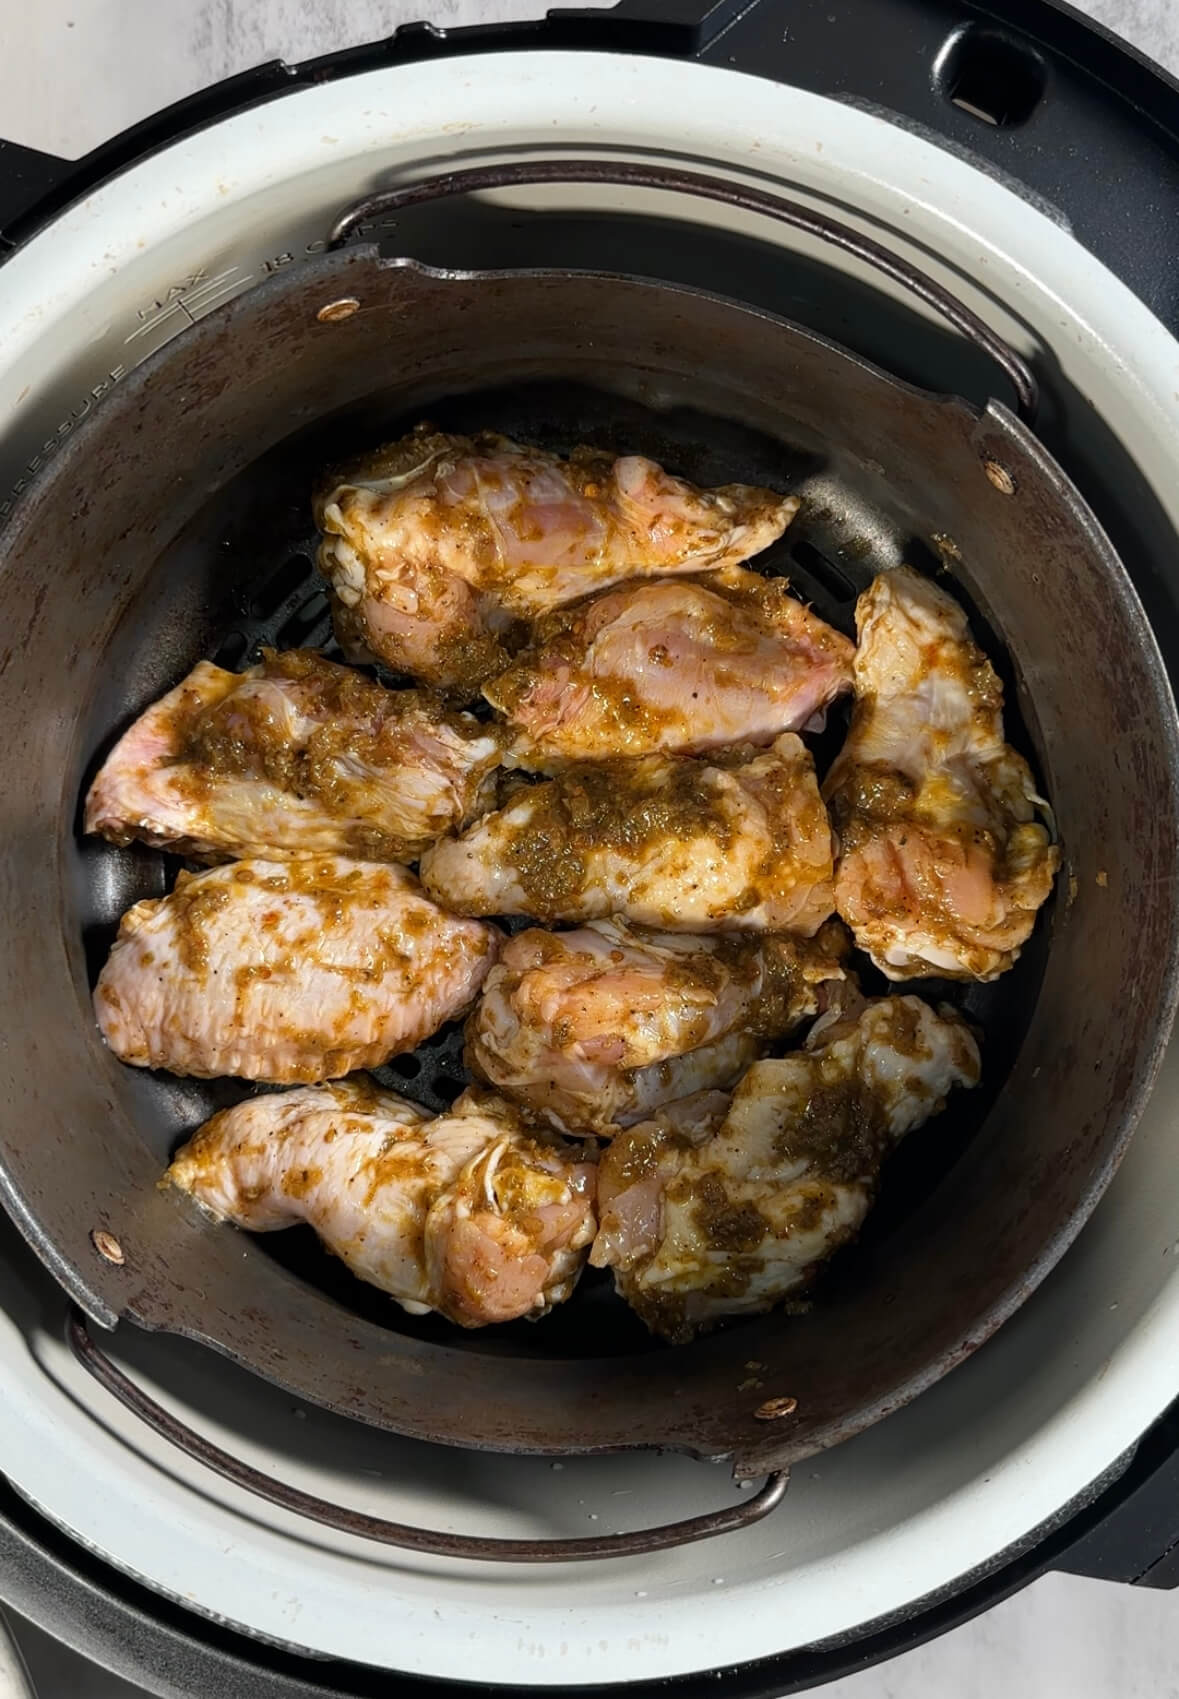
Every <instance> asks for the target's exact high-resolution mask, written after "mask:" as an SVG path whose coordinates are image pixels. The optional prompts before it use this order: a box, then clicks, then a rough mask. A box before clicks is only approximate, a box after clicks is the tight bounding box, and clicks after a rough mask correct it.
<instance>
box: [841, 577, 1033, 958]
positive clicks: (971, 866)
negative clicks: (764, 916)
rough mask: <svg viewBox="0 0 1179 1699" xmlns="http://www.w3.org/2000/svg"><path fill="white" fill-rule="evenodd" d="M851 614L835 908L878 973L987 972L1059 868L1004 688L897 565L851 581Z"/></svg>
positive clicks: (933, 589) (1013, 946)
mask: <svg viewBox="0 0 1179 1699" xmlns="http://www.w3.org/2000/svg"><path fill="white" fill-rule="evenodd" d="M856 624H857V627H858V630H859V634H860V644H859V649H858V651H857V653H856V663H855V674H856V707H855V712H854V715H853V718H852V725H851V731H850V733H849V735H848V740H847V743H846V744H845V746H844V748H843V751H842V753H841V754H840V756H839V758H838V760H837V762H836V764H835V766H834V767H833V768H832V770H831V773H830V774H829V776H828V779H827V783H826V785H825V787H824V794H825V796H826V797H827V799H828V801H829V803H830V806H831V811H832V816H833V818H834V820H835V824H836V827H837V830H838V832H839V837H840V841H841V844H842V855H841V858H840V862H839V869H838V874H837V877H836V903H837V906H838V908H839V912H840V914H841V915H842V916H843V918H844V919H845V920H846V921H847V923H848V924H849V926H851V928H852V930H853V931H854V933H855V936H856V942H857V943H858V944H859V945H860V946H861V948H862V949H864V950H867V951H868V953H869V955H871V957H872V960H873V961H874V962H875V963H876V965H877V967H879V968H880V969H881V970H882V971H883V972H884V973H886V974H887V975H888V977H889V978H890V979H909V978H913V977H917V976H920V975H923V974H940V975H943V976H946V977H951V978H959V979H982V980H986V979H995V978H997V977H998V975H999V974H1001V973H1003V972H1004V971H1005V970H1006V969H1007V968H1009V967H1010V966H1011V965H1012V963H1013V962H1014V961H1015V959H1016V957H1017V956H1018V954H1019V951H1020V947H1021V945H1022V944H1023V943H1024V942H1025V941H1026V939H1027V938H1028V936H1029V934H1030V933H1031V930H1032V927H1033V926H1034V924H1035V919H1036V911H1037V909H1038V908H1039V907H1040V905H1041V903H1043V902H1044V900H1045V899H1046V898H1047V896H1048V894H1049V892H1050V891H1051V889H1052V882H1053V879H1054V878H1055V875H1056V871H1057V869H1058V867H1059V865H1060V852H1059V850H1058V849H1057V848H1056V847H1055V845H1053V844H1052V843H1051V842H1050V841H1049V837H1048V833H1047V831H1046V830H1045V829H1044V827H1043V826H1042V825H1040V824H1039V823H1038V822H1037V821H1036V818H1035V816H1036V808H1037V805H1038V804H1039V805H1040V806H1043V805H1042V803H1041V799H1040V798H1039V797H1038V796H1037V795H1036V787H1035V783H1034V781H1033V779H1032V775H1031V772H1030V771H1029V769H1028V765H1027V762H1026V761H1024V759H1023V757H1022V756H1020V755H1017V754H1016V752H1015V750H1014V749H1012V748H1011V746H1010V744H1007V743H1005V742H1004V741H1003V691H1002V687H1001V686H1000V684H999V680H998V679H997V677H996V676H995V672H994V669H993V668H992V666H991V664H990V662H989V661H988V660H987V658H986V656H985V655H984V654H983V653H982V651H981V649H979V648H978V647H977V646H976V645H975V644H974V643H973V642H972V641H971V639H970V633H969V629H968V627H967V622H966V616H965V614H964V613H963V611H962V609H961V608H960V607H959V606H958V604H957V603H956V602H955V601H953V600H952V599H951V598H950V597H949V596H947V595H946V594H945V593H944V591H942V590H940V589H938V588H937V586H935V585H933V584H931V583H930V582H929V581H928V580H927V579H925V578H922V577H920V576H919V575H918V574H917V573H916V572H912V571H910V570H909V569H908V568H907V567H903V568H898V569H897V570H895V571H892V572H886V573H883V574H882V575H881V576H880V577H879V578H877V579H876V580H875V581H874V583H873V584H872V585H871V586H870V587H869V588H868V589H867V590H866V591H865V592H864V594H863V595H862V596H861V597H860V600H859V602H858V604H857V606H856Z"/></svg>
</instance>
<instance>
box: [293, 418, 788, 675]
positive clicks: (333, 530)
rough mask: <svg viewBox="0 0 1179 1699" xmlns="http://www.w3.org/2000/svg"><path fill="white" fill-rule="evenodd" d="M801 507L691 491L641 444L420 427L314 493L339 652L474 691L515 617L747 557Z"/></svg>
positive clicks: (784, 500)
mask: <svg viewBox="0 0 1179 1699" xmlns="http://www.w3.org/2000/svg"><path fill="white" fill-rule="evenodd" d="M798 505H799V504H798V500H797V498H796V497H793V496H781V495H776V494H775V493H774V492H773V491H770V490H760V489H754V488H752V487H749V486H746V485H743V484H735V485H730V486H727V487H725V488H723V489H717V490H698V489H695V488H694V487H693V486H692V485H691V484H687V483H684V482H683V480H682V479H679V478H672V477H669V476H668V474H667V473H666V472H664V471H662V470H661V469H660V468H659V467H658V466H656V465H655V464H654V462H653V461H650V460H645V459H643V458H642V457H641V456H638V455H628V456H625V457H624V458H623V459H620V460H615V459H613V458H612V456H610V455H608V454H601V453H598V452H597V451H595V450H592V449H577V450H575V451H574V453H573V454H572V455H571V456H570V457H569V458H568V459H567V460H563V459H560V458H559V457H558V456H556V455H553V454H546V453H543V452H542V451H541V450H540V449H534V448H525V447H521V446H520V445H519V444H517V443H514V442H509V441H508V440H507V438H505V437H501V436H496V435H493V434H484V435H480V436H476V437H460V436H448V435H445V434H442V433H439V432H435V431H430V430H428V429H426V428H422V429H419V430H417V431H414V432H413V433H412V434H411V435H410V436H408V437H405V438H403V439H402V440H401V441H399V442H395V443H391V444H389V445H388V446H387V447H385V448H381V449H378V450H377V451H376V452H375V453H373V454H370V455H367V456H366V457H365V458H364V459H363V460H360V461H358V462H357V463H355V464H354V465H352V466H349V467H346V468H343V469H342V470H340V471H339V472H336V473H331V474H329V475H328V477H327V478H326V479H325V481H324V483H323V486H322V487H321V489H320V491H319V492H318V494H317V496H316V498H315V503H314V507H315V520H316V524H317V525H318V526H319V529H320V531H321V532H322V533H323V542H322V544H321V546H320V551H319V565H320V570H321V571H322V572H323V574H324V576H325V577H326V578H327V579H329V580H330V582H331V585H332V588H333V590H334V592H335V596H336V598H337V603H338V607H339V610H340V612H341V615H342V620H341V622H340V636H341V641H342V642H343V643H344V645H345V648H346V649H347V648H348V647H349V646H352V647H353V648H355V646H356V645H357V644H358V643H359V644H362V645H363V646H364V647H365V648H367V649H368V650H369V651H371V653H373V654H375V655H377V656H379V657H380V658H381V659H382V660H385V661H387V662H388V663H389V665H390V666H392V667H394V668H396V669H397V671H399V672H406V673H410V674H412V675H413V676H414V677H415V678H419V679H421V680H423V681H424V682H426V683H428V684H434V685H439V686H442V687H445V688H448V689H454V690H456V691H459V692H462V691H469V692H471V693H474V691H476V690H477V689H478V687H479V685H480V684H481V683H483V681H484V680H485V679H487V678H488V677H489V676H490V675H491V674H492V673H493V672H496V671H498V670H499V668H500V667H501V666H502V665H503V663H504V659H505V657H504V655H503V652H502V650H501V647H500V643H499V637H500V635H501V634H502V633H503V631H504V630H505V629H506V628H507V626H509V625H510V624H511V623H512V622H513V621H514V620H516V619H519V618H521V617H532V616H534V615H536V614H538V613H541V612H543V611H544V610H545V609H546V608H552V607H556V606H559V605H560V604H561V603H562V602H568V601H572V600H574V599H575V598H576V597H578V596H584V595H587V594H588V593H589V592H590V591H591V590H594V589H600V588H605V587H606V586H607V585H610V584H616V583H618V582H620V581H621V580H622V579H625V578H634V577H639V576H646V575H649V574H655V573H665V572H699V571H700V570H701V569H702V568H706V567H712V566H723V565H725V564H727V563H729V562H739V561H742V560H745V559H747V558H748V557H749V556H750V555H754V554H757V553H758V552H759V551H760V550H761V549H764V548H766V547H768V545H769V544H770V543H772V542H773V541H774V540H775V538H777V537H778V536H780V535H781V533H782V532H783V531H784V530H785V528H786V526H787V524H788V523H789V522H790V520H791V519H792V518H793V516H794V514H795V512H796V511H797V509H798Z"/></svg>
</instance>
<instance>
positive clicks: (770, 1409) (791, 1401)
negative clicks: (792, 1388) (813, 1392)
mask: <svg viewBox="0 0 1179 1699" xmlns="http://www.w3.org/2000/svg"><path fill="white" fill-rule="evenodd" d="M797 1409H798V1399H797V1398H767V1399H766V1401H765V1403H764V1404H759V1405H758V1407H757V1409H756V1410H755V1411H754V1412H753V1414H754V1415H755V1416H756V1417H757V1420H758V1421H759V1422H776V1421H777V1420H778V1418H779V1417H780V1416H793V1414H794V1412H795V1411H796V1410H797Z"/></svg>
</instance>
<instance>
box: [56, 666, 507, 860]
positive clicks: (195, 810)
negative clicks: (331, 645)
mask: <svg viewBox="0 0 1179 1699" xmlns="http://www.w3.org/2000/svg"><path fill="white" fill-rule="evenodd" d="M499 760H500V746H499V737H498V735H497V733H496V732H495V730H494V729H493V728H491V727H489V726H485V725H480V724H479V722H478V721H477V720H475V719H472V717H471V716H470V715H469V714H459V713H452V712H450V711H448V710H447V709H445V708H444V707H443V706H442V704H441V703H440V702H439V701H438V700H437V698H435V697H432V696H430V695H429V694H428V693H427V692H425V691H418V690H385V689H383V688H382V686H381V685H379V684H376V683H374V681H373V680H372V679H369V678H366V677H364V675H363V674H361V673H358V672H355V671H353V669H352V668H351V667H341V666H338V665H337V664H336V663H335V662H333V661H327V660H325V659H324V658H323V656H322V655H318V654H315V653H313V652H311V651H308V650H299V649H296V650H291V651H288V652H287V653H285V654H278V653H276V652H275V651H274V650H267V651H266V652H265V653H264V655H263V659H262V660H261V662H260V663H259V665H258V666H256V667H251V668H250V670H249V671H248V672H244V673H231V672H226V671H225V670H224V669H223V668H221V667H215V666H213V665H212V664H211V663H210V662H208V661H201V662H199V663H198V665H197V666H195V667H194V668H193V670H192V672H191V673H189V675H188V677H187V678H186V679H185V680H184V681H183V682H182V683H181V684H178V685H177V686H176V688H175V690H172V691H169V693H168V694H167V696H165V697H163V698H161V700H160V701H159V702H156V703H154V704H153V706H152V707H150V708H149V709H148V710H147V712H146V713H145V714H141V715H140V717H139V719H137V720H136V721H135V723H134V725H133V726H131V728H130V730H129V731H127V732H126V733H125V734H124V735H123V737H122V738H120V740H119V742H118V743H117V744H116V745H115V748H114V749H113V750H112V751H111V753H110V755H109V756H108V757H107V759H106V761H105V762H104V763H103V766H102V769H101V771H100V772H99V774H98V777H97V778H96V779H95V781H94V783H93V785H92V786H91V788H90V794H89V796H88V797H87V798H86V815H85V828H86V830H87V831H88V832H100V833H101V834H102V835H103V836H104V837H106V838H110V839H111V840H112V841H113V842H115V843H118V844H126V843H130V842H131V841H132V839H134V838H138V839H140V840H141V841H143V842H144V843H149V844H157V845H160V846H161V847H163V848H167V849H172V850H175V851H176V852H177V853H179V854H183V855H190V856H199V857H201V858H203V859H208V860H215V861H222V860H227V859H229V858H230V857H232V856H251V855H263V856H273V857H286V856H307V855H324V854H327V855H332V854H338V855H355V856H359V857H361V858H362V859H364V860H368V861H402V862H410V861H416V860H417V858H418V856H419V855H420V854H421V853H422V851H423V850H424V849H426V848H427V846H428V845H430V844H432V843H434V842H435V841H436V840H437V839H438V838H440V837H441V836H442V835H443V833H444V832H447V831H451V830H453V829H455V828H457V827H461V826H464V825H466V823H467V822H468V821H469V820H472V819H474V818H476V816H477V815H479V814H480V813H482V811H483V809H484V808H486V807H488V806H490V804H491V801H492V797H493V792H494V779H493V775H494V772H495V769H496V767H497V766H498V765H499Z"/></svg>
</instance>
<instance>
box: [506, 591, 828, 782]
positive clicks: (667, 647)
mask: <svg viewBox="0 0 1179 1699" xmlns="http://www.w3.org/2000/svg"><path fill="white" fill-rule="evenodd" d="M853 653H854V649H853V646H852V644H851V643H849V642H848V640H847V638H846V637H844V636H842V635H841V634H840V633H839V632H838V631H835V630H833V629H832V628H831V626H829V625H825V624H824V623H823V621H822V620H821V619H819V618H818V617H817V615H815V614H813V613H811V612H810V610H809V609H808V608H806V607H804V606H803V604H802V603H801V602H799V601H796V600H795V598H794V597H793V596H790V595H788V594H787V591H786V584H785V580H783V579H780V578H761V577H759V576H758V574H757V573H756V572H748V571H746V570H745V569H744V568H743V567H739V566H732V567H727V568H726V569H724V570H723V571H720V572H714V573H709V574H707V575H706V576H704V577H700V578H688V579H678V578H677V579H672V580H667V579H662V580H655V581H646V582H640V583H637V584H625V585H622V586H621V587H620V588H619V589H617V590H607V591H605V592H604V593H603V594H601V595H598V596H594V597H593V598H592V599H591V600H589V601H588V602H581V603H578V604H577V605H576V606H574V607H570V608H562V609H559V610H557V611H556V612H554V613H551V614H547V615H545V616H544V618H542V619H541V620H540V621H539V622H538V625H537V628H536V633H535V643H534V647H532V648H531V649H529V650H528V651H526V652H525V653H524V654H522V655H520V656H518V657H517V659H516V660H515V661H514V662H513V663H512V664H511V666H509V667H508V668H507V669H506V670H505V671H504V672H502V673H501V674H500V675H499V677H498V678H495V679H493V680H492V681H491V682H490V683H489V684H487V685H485V686H484V689H483V694H484V696H485V697H486V698H487V700H488V701H489V702H490V703H491V704H492V706H493V707H494V708H497V709H498V710H499V711H500V712H501V713H502V714H503V715H504V716H505V718H506V719H507V721H508V722H509V724H510V725H511V726H512V727H513V728H514V729H515V731H516V734H517V735H516V738H515V742H514V746H513V753H514V756H515V759H516V760H517V761H518V762H519V764H520V765H522V766H525V767H532V768H539V769H542V770H546V769H551V768H554V767H559V766H560V765H561V764H562V763H563V762H567V761H597V760H601V759H603V758H605V757H609V756H614V755H650V754H657V753H660V752H680V753H688V754H691V753H700V752H702V751H705V750H709V749H719V748H724V747H725V746H727V745H730V744H736V743H769V742H771V741H772V740H773V739H774V738H775V737H777V736H778V735H779V733H781V732H786V731H801V730H802V728H803V727H804V726H805V725H806V724H807V723H808V721H810V720H812V719H813V718H814V716H815V715H816V714H818V713H820V712H821V711H822V710H823V709H824V708H825V707H826V706H827V704H828V703H829V702H830V701H831V700H832V699H833V698H834V697H835V696H837V695H838V694H839V693H840V692H841V691H843V690H846V689H848V688H850V685H851V680H852V656H853Z"/></svg>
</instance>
